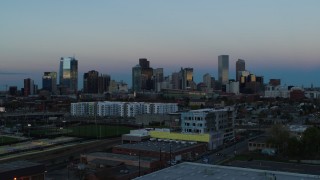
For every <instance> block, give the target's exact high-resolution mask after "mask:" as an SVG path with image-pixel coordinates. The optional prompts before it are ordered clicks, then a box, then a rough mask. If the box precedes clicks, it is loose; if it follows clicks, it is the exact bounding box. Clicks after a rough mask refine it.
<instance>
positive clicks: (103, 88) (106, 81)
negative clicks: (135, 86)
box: [98, 74, 111, 94]
mask: <svg viewBox="0 0 320 180" xmlns="http://www.w3.org/2000/svg"><path fill="white" fill-rule="evenodd" d="M110 80H111V78H110V75H107V74H101V75H100V76H99V78H98V93H99V94H102V93H104V92H108V90H109V86H110Z"/></svg>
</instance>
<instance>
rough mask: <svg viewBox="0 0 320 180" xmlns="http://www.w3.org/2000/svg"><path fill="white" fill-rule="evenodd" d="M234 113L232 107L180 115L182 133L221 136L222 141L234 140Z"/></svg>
mask: <svg viewBox="0 0 320 180" xmlns="http://www.w3.org/2000/svg"><path fill="white" fill-rule="evenodd" d="M234 119H235V112H234V108H233V107H225V108H223V109H199V110H191V111H188V112H183V113H181V129H182V133H199V134H202V133H210V134H213V133H216V132H221V133H222V134H223V140H224V141H227V140H231V139H233V138H234Z"/></svg>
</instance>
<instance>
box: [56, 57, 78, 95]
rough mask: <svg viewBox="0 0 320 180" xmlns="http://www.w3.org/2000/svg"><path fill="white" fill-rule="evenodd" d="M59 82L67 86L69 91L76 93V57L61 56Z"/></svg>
mask: <svg viewBox="0 0 320 180" xmlns="http://www.w3.org/2000/svg"><path fill="white" fill-rule="evenodd" d="M59 83H60V85H61V86H63V87H65V88H67V91H68V92H69V93H76V92H77V90H78V60H76V59H75V58H74V57H61V59H60V71H59Z"/></svg>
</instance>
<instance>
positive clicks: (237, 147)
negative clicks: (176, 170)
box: [196, 139, 249, 164]
mask: <svg viewBox="0 0 320 180" xmlns="http://www.w3.org/2000/svg"><path fill="white" fill-rule="evenodd" d="M248 141H249V139H247V140H244V141H241V142H238V143H236V144H233V145H231V146H229V147H226V148H223V149H222V150H219V151H214V152H213V153H211V154H210V155H208V156H206V158H207V159H208V162H207V164H222V163H223V162H224V161H226V160H227V159H230V158H232V157H234V155H235V153H243V152H244V151H246V150H247V149H248ZM217 154H219V155H217ZM196 162H198V163H206V162H204V160H203V159H199V160H197V161H196Z"/></svg>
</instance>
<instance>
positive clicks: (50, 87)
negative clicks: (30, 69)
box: [42, 72, 57, 94]
mask: <svg viewBox="0 0 320 180" xmlns="http://www.w3.org/2000/svg"><path fill="white" fill-rule="evenodd" d="M42 89H44V90H47V91H49V92H51V93H52V94H55V93H56V91H57V73H56V72H44V73H43V76H42Z"/></svg>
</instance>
